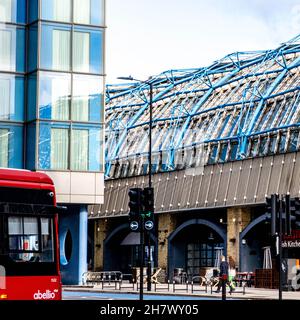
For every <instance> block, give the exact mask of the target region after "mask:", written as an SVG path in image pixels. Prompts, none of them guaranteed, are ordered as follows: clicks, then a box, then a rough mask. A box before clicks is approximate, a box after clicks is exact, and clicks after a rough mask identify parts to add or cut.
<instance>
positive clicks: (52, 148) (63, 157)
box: [38, 121, 70, 170]
mask: <svg viewBox="0 0 300 320" xmlns="http://www.w3.org/2000/svg"><path fill="white" fill-rule="evenodd" d="M69 128H70V126H69V124H68V123H59V122H44V121H43V122H40V124H39V144H38V145H39V153H38V166H39V169H53V170H67V169H69Z"/></svg>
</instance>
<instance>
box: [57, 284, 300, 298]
mask: <svg viewBox="0 0 300 320" xmlns="http://www.w3.org/2000/svg"><path fill="white" fill-rule="evenodd" d="M200 290H201V291H200ZM212 290H213V291H212V292H211V287H208V288H207V292H205V288H204V287H200V286H199V285H195V286H194V291H195V292H192V287H191V285H188V288H187V286H186V284H176V285H175V291H174V287H173V284H170V286H169V290H168V289H167V285H166V284H158V285H157V286H156V291H155V287H154V285H153V284H152V290H151V291H147V287H146V286H144V295H145V298H146V297H147V295H148V296H149V298H150V299H153V300H154V299H155V297H157V298H159V299H162V298H163V297H164V296H165V298H166V300H169V299H177V298H178V300H179V299H181V298H182V299H187V298H191V299H195V298H199V299H201V298H203V299H205V300H207V299H209V298H210V299H212V300H216V299H218V298H219V299H221V293H215V292H214V291H215V290H216V289H215V288H213V289H212ZM63 292H64V293H66V294H68V293H69V297H72V295H71V293H72V292H73V293H74V294H75V293H77V294H80V293H81V294H83V295H84V294H86V295H87V297H88V296H89V294H90V293H94V295H96V294H97V295H98V297H99V296H100V297H101V295H99V294H101V293H103V294H110V295H111V296H113V295H112V294H115V295H116V297H118V298H117V299H122V297H123V296H122V294H123V295H124V299H125V300H126V299H128V297H130V295H132V297H136V295H138V293H139V290H137V286H136V285H134V286H133V285H132V284H129V283H126V284H124V285H123V287H121V289H120V288H119V286H118V285H117V286H115V284H114V283H111V284H108V283H106V284H105V285H104V287H103V288H102V285H87V286H80V285H78V286H63ZM278 295H279V294H278V290H277V289H276V290H275V289H261V288H252V287H251V288H248V287H246V288H245V294H243V288H241V287H237V288H236V290H235V291H234V292H233V293H232V294H231V295H230V294H229V290H228V292H227V298H228V299H238V300H242V299H243V300H244V299H246V300H278ZM103 296H105V295H103ZM282 298H283V300H300V291H283V294H282Z"/></svg>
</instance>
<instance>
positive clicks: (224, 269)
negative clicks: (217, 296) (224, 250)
mask: <svg viewBox="0 0 300 320" xmlns="http://www.w3.org/2000/svg"><path fill="white" fill-rule="evenodd" d="M228 271H229V264H228V262H227V261H226V259H225V257H224V256H222V258H221V263H220V274H219V283H218V287H217V291H216V293H219V292H220V289H221V287H222V285H223V283H224V282H225V286H226V284H228V285H229V288H230V292H232V286H231V284H230V282H229V281H228Z"/></svg>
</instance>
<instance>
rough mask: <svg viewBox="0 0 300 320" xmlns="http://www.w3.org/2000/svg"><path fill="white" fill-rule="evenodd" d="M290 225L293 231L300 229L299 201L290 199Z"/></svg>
mask: <svg viewBox="0 0 300 320" xmlns="http://www.w3.org/2000/svg"><path fill="white" fill-rule="evenodd" d="M291 224H292V226H293V227H294V228H295V229H299V228H300V199H299V198H298V197H296V198H293V199H291Z"/></svg>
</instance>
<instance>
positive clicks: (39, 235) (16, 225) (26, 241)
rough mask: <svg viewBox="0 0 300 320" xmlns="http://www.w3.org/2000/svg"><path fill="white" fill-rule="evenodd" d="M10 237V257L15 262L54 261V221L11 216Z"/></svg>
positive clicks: (9, 224) (9, 223) (9, 222)
mask: <svg viewBox="0 0 300 320" xmlns="http://www.w3.org/2000/svg"><path fill="white" fill-rule="evenodd" d="M8 235H9V251H10V253H9V256H10V258H12V259H13V260H15V261H18V262H25V261H26V262H52V261H54V237H53V219H50V218H38V217H18V216H10V217H9V218H8ZM40 241H41V243H40Z"/></svg>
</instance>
